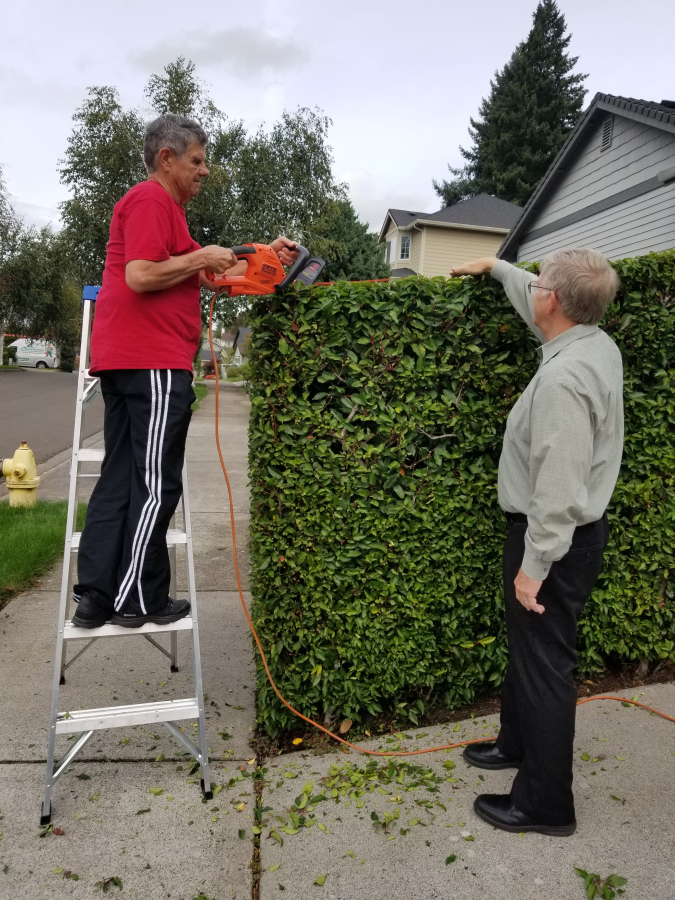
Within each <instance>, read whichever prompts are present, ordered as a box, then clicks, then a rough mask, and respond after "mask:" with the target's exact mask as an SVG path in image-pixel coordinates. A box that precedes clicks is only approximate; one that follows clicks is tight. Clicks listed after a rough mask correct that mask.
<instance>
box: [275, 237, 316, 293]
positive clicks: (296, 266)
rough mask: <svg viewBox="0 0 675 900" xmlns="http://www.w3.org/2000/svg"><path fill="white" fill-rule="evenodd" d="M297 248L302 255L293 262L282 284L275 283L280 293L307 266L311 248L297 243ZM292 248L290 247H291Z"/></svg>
mask: <svg viewBox="0 0 675 900" xmlns="http://www.w3.org/2000/svg"><path fill="white" fill-rule="evenodd" d="M295 247H296V249H297V250H299V251H300V256H298V258H297V259H296V261H295V262H294V263H293V265H292V266H291V268H290V269H289V270H288V274H287V275H286V277H285V278H284V280H283V281H282V282H280V284H277V285H275V289H276V292H277V293H278V294H280V293H281V292H282V291H285V290H286V288H287V287H288V285H289V284H292V283H293V282H294V281H295V279H296V278H297V277H298V275H299V274H300V273H301V272H302V270H303V269H304V268H305V265H306V263H307V260H308V259H309V250H308V249H307V248H306V247H303V246H302V244H296V245H295ZM289 250H290V247H289Z"/></svg>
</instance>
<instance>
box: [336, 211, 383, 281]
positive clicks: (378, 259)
mask: <svg viewBox="0 0 675 900" xmlns="http://www.w3.org/2000/svg"><path fill="white" fill-rule="evenodd" d="M320 230H321V237H322V238H323V240H324V242H325V249H324V250H323V254H324V256H325V259H326V268H325V269H324V270H323V272H322V273H321V280H322V281H341V280H346V281H367V280H368V279H370V278H388V277H389V276H390V275H391V268H390V266H389V263H387V262H385V259H384V251H385V247H384V244H380V243H378V239H377V235H376V234H373V233H372V232H369V231H368V225H367V224H365V223H364V222H361V221H360V220H359V217H358V216H357V215H356V211H355V210H354V207H353V206H352V204H351V201H350V200H340V201H339V202H337V203H335V204H334V205H333V208H332V209H331V211H330V213H329V216H328V217H327V219H326V223H325V225H324V227H323V228H322V229H320Z"/></svg>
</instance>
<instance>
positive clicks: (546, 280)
mask: <svg viewBox="0 0 675 900" xmlns="http://www.w3.org/2000/svg"><path fill="white" fill-rule="evenodd" d="M540 272H541V283H542V287H545V288H550V289H551V290H552V291H555V293H556V296H557V298H558V300H559V302H560V306H561V308H562V311H563V312H564V314H565V315H566V316H567V318H568V319H571V320H572V321H573V322H576V323H577V324H578V325H597V324H598V322H599V321H600V319H602V317H603V316H604V314H605V310H606V309H607V307H608V306H609V304H610V303H611V302H612V300H613V299H614V297H615V295H616V292H617V291H618V289H619V276H618V275H617V274H616V272H615V271H614V269H613V268H612V267H611V266H610V264H609V263H608V262H607V260H606V259H605V257H604V256H603V255H602V254H601V253H598V251H597V250H590V249H589V248H588V247H568V248H567V249H565V250H554V251H553V253H549V254H548V256H546V257H545V258H544V259H543V260H542V263H541V269H540Z"/></svg>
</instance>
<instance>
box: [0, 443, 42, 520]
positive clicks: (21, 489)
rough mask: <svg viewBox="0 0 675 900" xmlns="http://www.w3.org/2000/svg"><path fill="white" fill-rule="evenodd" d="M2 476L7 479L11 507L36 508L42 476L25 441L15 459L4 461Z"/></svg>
mask: <svg viewBox="0 0 675 900" xmlns="http://www.w3.org/2000/svg"><path fill="white" fill-rule="evenodd" d="M2 474H3V475H4V476H5V478H6V479H7V489H8V491H9V505H10V506H35V501H36V500H37V486H38V484H40V476H39V475H38V473H37V467H36V465H35V457H34V456H33V451H32V450H31V449H30V447H29V446H28V444H27V443H26V442H25V441H21V446H20V447H19V449H18V450H17V451H16V453H15V454H14V457H13V459H3V461H2Z"/></svg>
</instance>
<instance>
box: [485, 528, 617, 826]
mask: <svg viewBox="0 0 675 900" xmlns="http://www.w3.org/2000/svg"><path fill="white" fill-rule="evenodd" d="M526 529H527V525H526V524H524V523H523V524H521V523H519V522H516V523H514V524H512V525H511V527H510V529H509V532H508V535H507V537H506V543H505V544H504V600H505V606H506V629H507V634H508V641H509V665H508V670H507V673H506V680H505V681H504V686H503V688H502V708H501V730H500V733H499V738H498V739H497V746H498V747H499V749H500V750H501V751H502V753H504V754H506V755H507V756H509V757H510V758H512V759H519V760H522V763H521V766H520V769H519V770H518V774H517V775H516V777H515V780H514V782H513V786H512V788H511V799H512V801H513V803H514V804H515V805H516V806H517V807H518V809H520V810H521V811H522V812H524V813H525V814H526V815H528V816H531V817H532V818H533V819H535V820H536V822H537V823H538V824H542V825H568V824H570V823H571V822H572V821H574V819H575V814H574V796H573V794H572V755H573V749H574V725H575V716H576V701H577V692H576V686H575V683H574V668H575V666H576V662H577V653H576V642H577V623H578V621H579V616H580V615H581V613H582V611H583V608H584V606H585V605H586V602H587V600H588V598H589V597H590V595H591V591H592V590H593V585H594V584H595V582H596V579H597V577H598V575H599V574H600V569H601V567H602V557H603V554H604V552H605V547H606V546H607V539H608V534H609V532H608V527H607V519H606V517H605V518H603V519H600V520H599V521H597V522H591V523H590V524H588V525H582V526H580V527H579V528H577V529H576V531H575V532H574V538H573V540H572V545H571V547H570V549H569V551H568V552H567V554H566V555H565V556H564V557H563V558H562V559H561V560H559V561H558V562H555V563H553V565H552V566H551V569H550V571H549V574H548V577H547V578H546V580H545V581H544V583H543V584H542V586H541V590H540V591H539V594H538V598H537V599H538V601H539V602H540V603H541V605H542V606H544V607H545V609H546V611H545V612H543V613H541V614H539V613H536V612H531V611H529V610H526V609H525V607H524V606H522V605H521V604H520V603H519V602H518V600H517V599H516V591H515V587H514V584H513V582H514V579H515V577H516V575H517V574H518V570H519V568H520V566H521V563H522V561H523V554H524V551H525V531H526Z"/></svg>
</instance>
